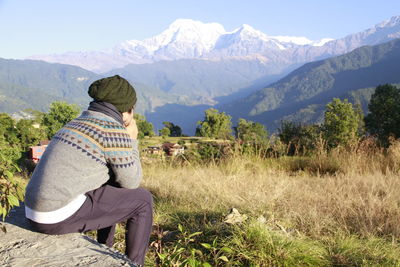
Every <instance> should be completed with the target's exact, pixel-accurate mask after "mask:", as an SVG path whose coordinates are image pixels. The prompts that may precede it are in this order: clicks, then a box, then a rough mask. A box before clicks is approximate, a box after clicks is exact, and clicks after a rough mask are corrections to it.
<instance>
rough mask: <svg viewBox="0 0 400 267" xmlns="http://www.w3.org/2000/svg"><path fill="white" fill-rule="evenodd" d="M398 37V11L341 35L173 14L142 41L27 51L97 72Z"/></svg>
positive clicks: (304, 53)
mask: <svg viewBox="0 0 400 267" xmlns="http://www.w3.org/2000/svg"><path fill="white" fill-rule="evenodd" d="M399 37H400V16H396V17H392V18H391V19H390V20H388V21H384V22H382V23H380V24H377V25H376V26H374V27H373V28H370V29H368V30H366V31H363V32H359V33H356V34H351V35H349V36H346V37H344V38H342V39H338V40H333V39H330V38H324V39H321V40H309V39H307V38H306V37H292V36H269V35H267V34H265V33H263V32H261V31H258V30H256V29H254V28H252V27H251V26H249V25H246V24H244V25H242V26H241V27H239V28H237V29H235V30H233V31H230V32H229V31H226V30H225V29H224V27H223V26H222V25H221V24H218V23H203V22H200V21H195V20H190V19H178V20H176V21H175V22H173V23H172V24H171V25H170V26H169V27H168V28H167V29H166V30H165V31H163V32H162V33H161V34H159V35H156V36H154V37H152V38H148V39H145V40H142V41H138V40H130V41H125V42H123V43H121V44H118V45H116V46H115V47H113V48H110V49H108V50H104V51H93V52H69V53H65V54H58V55H39V56H32V57H30V59H39V60H44V61H48V62H58V63H64V64H72V65H78V66H80V67H83V68H85V69H88V70H92V71H96V72H104V71H109V70H111V69H115V68H121V67H124V66H125V65H128V64H132V63H133V64H142V63H153V62H156V61H161V60H177V59H208V60H210V59H211V60H218V59H227V58H242V59H244V60H246V59H249V58H252V59H254V58H255V57H257V58H259V59H262V60H264V61H265V62H269V63H274V62H276V63H279V64H282V63H283V64H287V65H288V66H290V65H292V64H301V63H305V62H308V61H311V60H315V59H321V58H326V57H329V56H333V55H339V54H343V53H346V52H349V51H351V50H353V49H355V48H357V47H360V46H363V45H375V44H379V43H383V42H386V41H389V40H392V39H395V38H399Z"/></svg>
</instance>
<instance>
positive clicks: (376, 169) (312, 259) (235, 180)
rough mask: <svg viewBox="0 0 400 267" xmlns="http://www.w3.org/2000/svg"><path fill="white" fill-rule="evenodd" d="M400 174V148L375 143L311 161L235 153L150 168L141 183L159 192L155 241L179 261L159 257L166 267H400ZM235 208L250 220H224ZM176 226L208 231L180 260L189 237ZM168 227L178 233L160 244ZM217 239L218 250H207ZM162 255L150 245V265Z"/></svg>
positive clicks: (319, 155)
mask: <svg viewBox="0 0 400 267" xmlns="http://www.w3.org/2000/svg"><path fill="white" fill-rule="evenodd" d="M399 170H400V143H399V142H397V143H394V144H392V146H391V147H390V148H389V149H388V150H387V151H383V150H381V149H378V148H376V147H375V146H373V145H371V144H370V143H368V141H366V142H364V143H361V144H359V145H357V146H356V147H353V148H348V149H346V150H344V149H340V148H339V149H336V150H334V151H331V152H329V153H328V152H325V151H322V150H321V152H319V153H316V155H314V156H311V157H280V158H260V157H257V156H251V155H239V154H234V155H233V156H232V157H229V158H227V159H225V160H224V161H222V162H220V163H218V164H217V163H212V162H211V163H209V164H206V165H204V164H197V163H191V162H186V163H185V162H184V164H182V161H179V162H177V161H174V160H171V161H165V160H164V161H153V162H149V163H144V174H145V175H144V177H145V178H144V182H143V186H144V187H146V188H148V189H149V190H150V191H151V192H152V193H153V194H154V198H155V225H156V228H157V229H159V230H158V233H157V234H158V236H157V235H154V236H153V240H155V242H156V243H157V242H158V243H160V244H162V245H163V246H164V247H163V249H164V250H163V251H160V249H158V253H159V254H163V252H164V254H165V255H168V253H169V255H171V254H172V255H173V256H170V257H169V256H166V259H161V260H160V259H158V260H159V262H160V263H164V264H160V265H165V266H167V265H176V266H181V264H182V265H185V264H187V265H189V266H208V265H202V264H204V263H205V262H208V263H209V264H210V265H212V266H216V265H220V266H224V265H227V266H232V265H233V266H364V265H368V266H369V265H376V266H400V245H399V241H400V224H399V222H400V194H399V192H400V177H399ZM231 208H236V209H237V210H238V211H239V212H240V213H241V214H245V215H246V217H247V219H246V220H245V221H244V222H241V223H237V224H235V225H231V224H227V223H225V222H224V219H225V217H226V216H227V215H228V214H229V211H230V209H231ZM179 224H180V225H182V226H183V229H184V232H186V233H187V234H189V233H195V232H202V234H199V235H198V236H196V238H194V240H193V241H192V242H189V243H188V244H186V245H185V246H184V250H182V251H181V252H180V254H179V255H178V256H180V259H178V258H179V257H176V253H175V254H174V249H175V250H176V249H179V248H180V243H182V242H183V241H184V240H183V239H184V234H183V233H181V234H179V231H177V229H178V225H179ZM160 229H162V230H160ZM166 230H168V231H170V233H171V232H172V233H177V232H178V234H177V235H178V237H175V238H173V239H172V240H168V238H164V239H165V240H166V241H165V242H163V241H164V239H163V240H158V241H157V240H156V239H161V238H160V236H162V231H166ZM174 231H175V232H174ZM176 231H177V232H176ZM167 237H168V236H167ZM214 240H217V241H216V242H215V244H214V247H215V248H212V249H210V248H209V246H202V245H201V243H208V244H211V243H212V242H213V241H214ZM153 245H154V243H153ZM156 247H157V246H156ZM223 248H224V249H223ZM221 249H222V250H221ZM197 250H200V252H198V251H197ZM196 253H198V255H197V254H196ZM213 253H214V254H216V253H219V254H218V255H217V256H218V257H221V255H224V256H225V257H226V258H223V259H224V260H222V259H220V258H218V257H217V258H216V257H214V256H213ZM192 254H194V256H193V257H192V258H193V259H194V260H193V261H190V260H189V261H187V262H185V261H184V259H190V258H191V255H192ZM156 255H157V254H156V252H155V248H154V247H152V248H151V249H150V253H149V261H148V262H149V264H154V261H155V258H159V257H158V256H156ZM165 255H164V256H165Z"/></svg>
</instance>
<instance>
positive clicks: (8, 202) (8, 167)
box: [0, 151, 24, 231]
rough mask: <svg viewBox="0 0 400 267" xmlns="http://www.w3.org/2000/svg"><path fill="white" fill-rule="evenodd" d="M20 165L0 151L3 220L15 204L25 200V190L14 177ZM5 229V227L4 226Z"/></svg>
mask: <svg viewBox="0 0 400 267" xmlns="http://www.w3.org/2000/svg"><path fill="white" fill-rule="evenodd" d="M15 170H19V169H18V167H17V166H16V165H15V164H14V163H13V162H12V160H11V159H10V158H7V157H6V156H5V155H4V154H3V152H2V151H0V215H1V216H2V219H3V221H4V220H5V217H6V216H7V215H8V213H9V212H10V210H11V209H12V208H13V207H14V206H19V201H23V199H24V192H23V189H22V188H21V186H20V185H19V183H18V182H17V181H16V180H15V179H14V171H15ZM2 230H3V231H5V227H4V226H3V227H2Z"/></svg>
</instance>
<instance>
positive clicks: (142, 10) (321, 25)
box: [0, 0, 400, 58]
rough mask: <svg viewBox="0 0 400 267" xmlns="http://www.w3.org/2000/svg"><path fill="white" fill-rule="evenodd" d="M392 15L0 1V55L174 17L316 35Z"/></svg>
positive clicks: (264, 2) (297, 6)
mask: <svg viewBox="0 0 400 267" xmlns="http://www.w3.org/2000/svg"><path fill="white" fill-rule="evenodd" d="M394 15H400V1H399V0H384V1H378V0H279V1H270V0H246V1H244V0H197V1H195V0H182V1H178V0H164V1H163V0H151V1H137V0H108V1H106V0H80V1H78V0H0V57H3V58H24V57H27V56H30V55H35V54H49V53H62V52H66V51H83V50H99V49H105V48H109V47H112V46H113V45H116V44H118V43H120V42H122V41H125V40H132V39H136V40H142V39H144V38H147V37H151V36H154V35H156V34H158V33H160V32H161V31H163V30H164V29H166V28H167V27H168V25H169V24H170V23H172V22H173V21H174V20H176V19H178V18H189V19H195V20H200V21H203V22H218V23H221V24H222V25H223V26H224V27H225V29H226V30H233V29H235V28H237V27H240V25H242V24H249V25H251V26H253V27H254V28H255V29H258V30H260V31H262V32H264V33H266V34H268V35H290V36H305V37H307V38H309V39H312V40H316V39H321V38H324V37H331V38H340V37H343V36H345V35H347V34H350V33H354V32H358V31H362V30H364V29H367V28H369V27H372V26H373V25H375V24H377V23H379V22H381V21H383V20H386V19H389V18H390V17H392V16H394Z"/></svg>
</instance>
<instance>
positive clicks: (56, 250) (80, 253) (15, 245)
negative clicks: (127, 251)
mask: <svg viewBox="0 0 400 267" xmlns="http://www.w3.org/2000/svg"><path fill="white" fill-rule="evenodd" d="M4 224H5V226H6V229H7V233H3V232H2V231H0V240H1V242H0V266H2V267H11V266H12V267H28V266H29V267H31V266H40V267H50V266H134V265H132V264H131V263H130V261H129V259H128V258H126V257H125V256H124V255H122V254H120V253H118V252H116V251H114V250H112V249H110V248H108V247H107V246H105V245H102V244H99V243H97V242H96V241H95V240H92V239H91V238H89V237H87V236H84V235H82V234H79V233H76V234H67V235H59V236H52V235H44V234H40V233H37V232H34V231H32V230H30V228H29V224H28V223H27V221H26V219H25V214H24V207H23V206H22V207H18V208H16V209H14V210H13V211H12V212H11V214H10V216H9V217H8V218H7V219H6V223H4Z"/></svg>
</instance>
